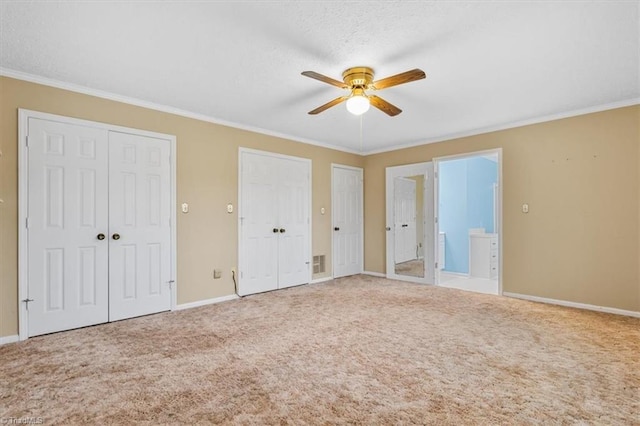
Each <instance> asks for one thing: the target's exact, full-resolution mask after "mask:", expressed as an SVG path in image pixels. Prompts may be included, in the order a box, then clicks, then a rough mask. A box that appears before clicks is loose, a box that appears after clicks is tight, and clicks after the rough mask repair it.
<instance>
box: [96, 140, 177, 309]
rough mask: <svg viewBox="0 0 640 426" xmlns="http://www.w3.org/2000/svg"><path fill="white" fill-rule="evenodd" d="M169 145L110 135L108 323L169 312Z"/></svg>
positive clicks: (161, 141)
mask: <svg viewBox="0 0 640 426" xmlns="http://www.w3.org/2000/svg"><path fill="white" fill-rule="evenodd" d="M170 152H171V148H170V143H169V141H168V140H165V139H156V138H150V137H145V136H139V135H132V134H127V133H118V132H110V133H109V236H108V238H109V320H110V321H116V320H120V319H124V318H131V317H135V316H140V315H147V314H151V313H155V312H161V311H166V310H169V309H171V287H170V285H169V280H170V277H171V248H170V247H171V228H170V223H169V218H170V216H171V213H170V208H171V204H170V203H171V200H170V199H169V194H170V179H171V172H170Z"/></svg>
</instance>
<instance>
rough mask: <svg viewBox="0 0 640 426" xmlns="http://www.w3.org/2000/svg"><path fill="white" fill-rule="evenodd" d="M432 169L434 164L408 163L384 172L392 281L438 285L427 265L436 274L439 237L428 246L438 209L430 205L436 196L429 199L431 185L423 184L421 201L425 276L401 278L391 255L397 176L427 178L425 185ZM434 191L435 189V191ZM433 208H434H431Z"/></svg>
mask: <svg viewBox="0 0 640 426" xmlns="http://www.w3.org/2000/svg"><path fill="white" fill-rule="evenodd" d="M430 170H431V171H432V170H433V163H432V162H431V161H426V162H423V163H414V164H405V165H402V166H392V167H387V168H386V169H385V212H386V216H385V223H386V225H385V227H386V228H385V241H386V246H385V247H386V255H385V264H386V270H387V273H386V277H387V278H389V279H393V280H397V281H408V282H413V283H419V284H431V285H432V284H435V282H434V277H433V276H429V275H430V274H427V271H428V268H427V263H428V264H429V265H431V267H432V268H433V270H434V274H435V252H434V251H433V247H432V246H433V244H437V238H436V236H435V235H434V236H433V240H434V241H435V242H434V243H433V244H429V242H428V241H427V235H428V233H427V230H428V229H429V228H430V225H431V224H433V218H434V216H433V213H434V212H435V209H434V208H433V206H431V203H432V202H433V197H430V196H429V195H430V190H429V185H427V184H424V185H423V188H422V190H423V198H422V218H423V221H424V226H423V227H422V234H423V235H422V244H423V247H424V249H425V252H424V265H425V272H424V276H423V277H412V276H408V275H398V274H396V273H395V263H394V260H393V256H392V253H393V252H394V251H395V235H394V234H395V233H394V232H392V231H393V226H394V223H393V222H394V221H393V219H394V215H395V213H394V207H395V206H394V203H393V193H394V179H395V178H396V177H405V176H415V175H424V177H425V180H424V181H425V182H427V181H428V177H429V172H430ZM431 180H432V181H433V184H432V185H433V186H434V187H435V179H434V178H433V177H432V179H431ZM434 189H435V188H434ZM429 207H431V209H429Z"/></svg>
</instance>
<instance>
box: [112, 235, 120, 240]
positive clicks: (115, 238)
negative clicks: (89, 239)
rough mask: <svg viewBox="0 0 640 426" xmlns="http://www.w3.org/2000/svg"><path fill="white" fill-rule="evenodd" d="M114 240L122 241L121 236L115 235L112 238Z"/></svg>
mask: <svg viewBox="0 0 640 426" xmlns="http://www.w3.org/2000/svg"><path fill="white" fill-rule="evenodd" d="M111 238H113V239H114V240H119V239H120V234H113V236H112V237H111Z"/></svg>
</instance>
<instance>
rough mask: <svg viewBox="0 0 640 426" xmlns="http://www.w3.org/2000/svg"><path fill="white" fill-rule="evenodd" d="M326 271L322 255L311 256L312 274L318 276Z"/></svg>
mask: <svg viewBox="0 0 640 426" xmlns="http://www.w3.org/2000/svg"><path fill="white" fill-rule="evenodd" d="M325 270H326V268H325V262H324V254H321V255H320V256H313V273H314V274H320V273H322V272H324V271H325Z"/></svg>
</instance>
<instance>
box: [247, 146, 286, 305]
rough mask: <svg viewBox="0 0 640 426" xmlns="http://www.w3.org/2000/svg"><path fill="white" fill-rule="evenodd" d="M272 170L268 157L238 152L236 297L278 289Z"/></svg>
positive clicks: (274, 173)
mask: <svg viewBox="0 0 640 426" xmlns="http://www.w3.org/2000/svg"><path fill="white" fill-rule="evenodd" d="M276 166H277V165H276V163H275V162H274V159H273V157H271V156H269V155H262V154H258V153H254V152H246V151H241V152H240V184H241V190H240V212H239V213H240V214H239V218H240V259H239V261H240V262H239V272H240V280H239V286H238V293H239V294H240V295H241V296H244V295H247V294H253V293H260V292H263V291H269V290H275V289H277V288H278V239H279V235H280V223H279V222H278V173H277V168H276ZM283 229H284V228H283ZM292 232H293V231H292Z"/></svg>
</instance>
